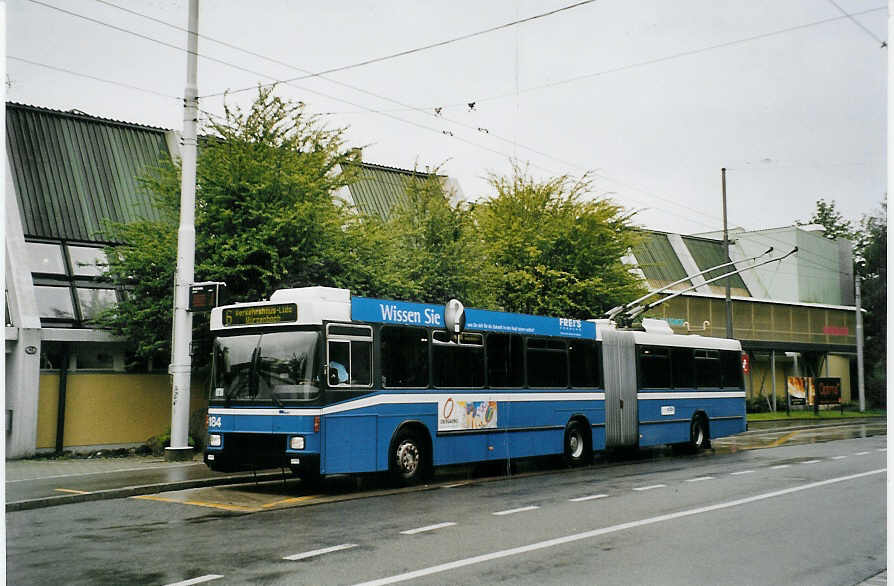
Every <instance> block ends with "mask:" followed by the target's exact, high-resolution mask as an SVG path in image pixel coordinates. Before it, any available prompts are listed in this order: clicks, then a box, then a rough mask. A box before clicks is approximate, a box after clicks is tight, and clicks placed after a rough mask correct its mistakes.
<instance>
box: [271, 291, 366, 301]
mask: <svg viewBox="0 0 894 586" xmlns="http://www.w3.org/2000/svg"><path fill="white" fill-rule="evenodd" d="M270 301H273V302H280V303H281V302H283V301H296V302H300V301H330V302H336V303H350V302H351V292H350V291H349V290H348V289H337V288H335V287H299V288H296V289H279V290H277V291H274V292H273V295H271V296H270Z"/></svg>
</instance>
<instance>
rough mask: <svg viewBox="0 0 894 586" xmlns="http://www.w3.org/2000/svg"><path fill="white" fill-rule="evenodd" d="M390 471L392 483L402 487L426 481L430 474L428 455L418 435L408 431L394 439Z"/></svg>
mask: <svg viewBox="0 0 894 586" xmlns="http://www.w3.org/2000/svg"><path fill="white" fill-rule="evenodd" d="M389 470H390V473H391V479H392V481H394V482H395V483H396V484H399V485H402V486H409V485H412V484H419V483H420V482H422V481H423V480H424V479H425V477H426V475H427V473H428V454H427V452H426V448H425V444H423V443H422V441H421V440H420V438H419V435H418V434H416V433H414V432H412V431H409V430H407V431H402V432H400V433H399V434H398V435H397V437H395V438H394V441H393V442H392V444H391V461H390V463H389Z"/></svg>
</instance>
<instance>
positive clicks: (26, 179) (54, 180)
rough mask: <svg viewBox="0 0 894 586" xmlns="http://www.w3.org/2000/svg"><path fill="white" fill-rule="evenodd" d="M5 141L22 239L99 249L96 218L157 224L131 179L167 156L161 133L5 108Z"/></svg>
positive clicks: (14, 106)
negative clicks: (89, 245)
mask: <svg viewBox="0 0 894 586" xmlns="http://www.w3.org/2000/svg"><path fill="white" fill-rule="evenodd" d="M6 140H7V149H8V151H7V152H8V156H9V161H10V166H11V169H12V179H13V181H14V183H15V187H16V194H17V195H18V200H19V209H20V212H21V214H22V225H23V228H24V231H25V236H26V237H38V238H52V239H62V240H82V241H93V242H103V241H105V240H104V238H103V236H102V234H101V233H100V231H101V229H102V220H103V219H110V220H112V221H116V222H125V221H131V220H135V219H138V218H157V217H158V212H157V211H156V210H155V209H154V207H153V206H152V202H151V200H150V198H149V196H148V195H147V194H146V193H144V192H143V191H142V189H141V188H140V186H139V183H138V178H139V177H140V176H141V175H142V174H144V173H145V172H146V171H147V169H149V168H151V167H153V166H155V165H157V164H158V162H159V160H160V159H161V158H162V157H170V153H169V152H168V147H167V143H166V142H165V133H164V131H163V130H161V129H158V128H151V127H147V126H139V125H135V124H127V123H122V122H117V121H112V120H106V119H103V118H96V117H92V116H87V115H84V114H80V113H70V112H59V111H55V110H48V109H45V108H37V107H34V106H24V105H20V104H12V103H8V104H7V105H6Z"/></svg>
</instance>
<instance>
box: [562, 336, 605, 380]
mask: <svg viewBox="0 0 894 586" xmlns="http://www.w3.org/2000/svg"><path fill="white" fill-rule="evenodd" d="M568 362H569V364H570V365H571V386H572V387H576V388H594V387H599V386H600V383H601V382H602V380H601V377H600V372H599V371H600V368H599V367H600V365H601V363H602V352H600V351H599V348H598V346H597V343H596V342H594V341H592V340H574V341H572V342H569V343H568Z"/></svg>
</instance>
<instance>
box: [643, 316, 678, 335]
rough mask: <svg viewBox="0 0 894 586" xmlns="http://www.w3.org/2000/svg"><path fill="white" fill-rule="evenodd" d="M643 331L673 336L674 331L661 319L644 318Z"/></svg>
mask: <svg viewBox="0 0 894 586" xmlns="http://www.w3.org/2000/svg"><path fill="white" fill-rule="evenodd" d="M643 329H645V330H646V331H647V332H649V333H650V334H673V333H674V331H673V330H672V329H671V327H670V326H669V325H668V324H667V322H666V321H664V320H663V319H652V318H646V319H644V320H643Z"/></svg>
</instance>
